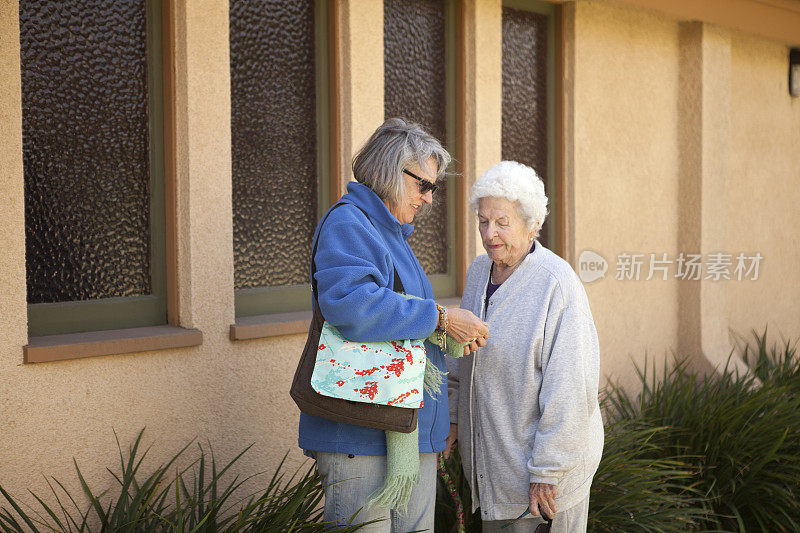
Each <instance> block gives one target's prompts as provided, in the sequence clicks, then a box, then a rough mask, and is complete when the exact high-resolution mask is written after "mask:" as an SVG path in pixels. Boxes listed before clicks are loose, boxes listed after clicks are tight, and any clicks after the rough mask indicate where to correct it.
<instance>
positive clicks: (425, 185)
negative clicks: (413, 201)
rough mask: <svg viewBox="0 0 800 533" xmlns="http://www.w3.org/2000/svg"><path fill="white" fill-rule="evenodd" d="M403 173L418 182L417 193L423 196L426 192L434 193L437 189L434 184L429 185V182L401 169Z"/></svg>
mask: <svg viewBox="0 0 800 533" xmlns="http://www.w3.org/2000/svg"><path fill="white" fill-rule="evenodd" d="M403 173H405V174H408V175H409V176H411V177H412V178H414V179H415V180H417V181H418V182H419V192H420V194H425V193H426V192H428V191H431V193H435V192H436V189H438V188H439V186H438V185H436V184H435V183H431V182H430V181H428V180H426V179H422V178H420V177H419V176H417V175H416V174H414V173H413V172H411V171H408V170H406V169H403Z"/></svg>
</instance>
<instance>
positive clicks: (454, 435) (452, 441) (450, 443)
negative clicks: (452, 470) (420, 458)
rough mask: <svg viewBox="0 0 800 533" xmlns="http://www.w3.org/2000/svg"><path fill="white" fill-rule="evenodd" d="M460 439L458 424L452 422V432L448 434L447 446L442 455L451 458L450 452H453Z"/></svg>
mask: <svg viewBox="0 0 800 533" xmlns="http://www.w3.org/2000/svg"><path fill="white" fill-rule="evenodd" d="M457 440H458V424H450V434H449V435H448V436H447V440H446V441H445V442H446V443H447V448H445V449H444V451H443V452H442V456H444V458H445V459H449V458H450V454H451V453H452V452H453V449H454V448H455V447H456V441H457Z"/></svg>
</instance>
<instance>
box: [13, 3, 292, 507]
mask: <svg viewBox="0 0 800 533" xmlns="http://www.w3.org/2000/svg"><path fill="white" fill-rule="evenodd" d="M177 4H178V5H177V6H176V52H175V53H176V80H177V83H176V100H177V117H176V121H177V135H176V142H177V151H178V157H177V167H178V176H177V181H178V183H177V189H178V240H179V253H178V261H179V269H178V279H179V284H180V289H179V293H180V304H179V307H180V324H181V325H183V326H187V327H196V328H198V329H200V330H201V331H202V332H203V344H202V345H201V346H198V347H195V348H187V349H175V350H165V351H162V352H158V353H154V352H151V353H138V354H132V355H120V356H106V357H96V358H91V359H81V360H74V361H64V362H57V363H46V364H35V365H23V364H22V346H23V345H24V344H26V343H27V332H26V327H27V326H26V316H27V310H26V302H25V290H26V289H25V267H24V235H25V230H24V212H23V207H22V206H23V175H22V145H21V109H20V105H21V104H20V89H19V83H20V72H19V68H20V66H19V57H20V52H19V28H18V11H17V6H16V3H14V2H3V3H0V10H2V11H0V15H1V16H0V57H1V58H2V61H0V112H2V114H1V115H0V132H2V139H3V142H2V143H1V144H0V186H2V191H1V192H2V196H3V198H4V200H3V202H2V204H1V205H0V232H1V233H0V236H1V237H2V242H3V248H2V250H0V268H1V269H2V271H1V272H2V275H0V316H2V323H1V324H0V328H1V329H0V483H2V485H3V487H4V488H5V489H7V490H9V491H11V492H12V493H13V494H16V495H20V496H23V497H24V496H25V494H26V492H25V490H26V489H28V488H31V489H33V490H35V491H38V492H40V493H47V492H48V491H47V486H46V485H45V482H44V480H43V479H42V474H46V475H53V476H55V477H57V478H58V479H59V480H61V481H62V482H65V483H66V484H67V485H68V486H70V487H73V488H76V489H78V487H79V486H78V485H77V481H76V477H75V474H74V471H73V466H72V464H71V458H72V457H73V456H74V457H75V458H76V459H77V461H78V463H79V465H80V466H81V469H82V470H83V472H84V475H85V476H86V478H87V480H88V481H89V483H90V484H92V485H93V486H95V487H97V488H98V489H103V488H107V487H110V486H112V481H111V478H110V476H109V474H108V473H107V472H105V468H106V467H107V466H108V467H114V466H115V465H116V464H117V463H118V459H119V457H118V455H117V452H116V448H115V444H114V434H113V431H114V430H116V432H117V434H118V435H119V439H120V442H121V443H122V444H123V447H125V448H127V446H128V444H129V443H132V442H133V438H134V437H135V435H136V434H137V433H138V431H139V430H140V429H142V428H143V427H145V426H146V427H147V430H146V433H145V443H147V444H150V443H155V446H154V447H153V449H152V450H151V456H150V461H149V462H147V463H146V465H147V466H146V469H147V468H151V467H152V466H153V465H155V464H158V463H159V462H162V461H164V460H165V459H166V458H168V457H169V456H171V454H172V453H174V452H176V451H177V450H179V449H180V448H181V447H182V446H183V445H184V444H186V443H187V442H188V441H189V440H191V439H193V438H198V439H199V440H201V441H202V442H203V443H205V442H206V439H207V440H208V441H210V442H211V444H212V445H213V447H214V451H215V453H216V454H217V459H218V461H226V460H228V459H230V458H232V457H233V456H235V455H236V454H238V453H239V452H240V451H242V450H243V449H244V448H245V447H246V446H247V445H248V444H251V443H256V445H255V446H254V447H253V448H252V449H251V451H250V452H249V453H248V454H247V455H245V457H244V458H243V460H242V462H241V465H240V471H241V472H249V473H254V472H259V471H262V470H267V471H272V470H273V469H274V468H275V467H276V466H277V464H278V462H279V461H280V459H281V458H282V457H283V454H284V453H286V452H287V451H290V459H289V467H291V468H294V467H296V466H298V465H299V464H300V462H301V460H302V457H301V455H300V453H299V451H298V450H297V449H296V438H297V436H296V425H297V419H298V413H297V410H296V409H295V408H294V405H293V404H292V403H291V400H290V399H289V398H288V394H287V392H288V388H289V382H290V379H291V373H292V372H293V369H294V366H295V364H296V360H297V356H298V354H299V353H300V350H301V349H302V345H303V343H304V338H303V336H301V335H295V336H287V337H277V338H272V339H262V340H253V341H237V342H232V341H230V340H229V337H228V335H229V333H228V328H229V326H230V324H232V323H233V321H234V304H233V244H232V210H231V164H230V129H229V127H227V126H226V124H230V96H229V95H230V91H229V66H228V54H229V51H228V46H229V45H228V6H227V3H226V2H220V1H218V0H202V1H192V2H186V3H182V2H178V3H177ZM190 454H194V451H193V450H192V451H190ZM76 493H79V489H78V492H76Z"/></svg>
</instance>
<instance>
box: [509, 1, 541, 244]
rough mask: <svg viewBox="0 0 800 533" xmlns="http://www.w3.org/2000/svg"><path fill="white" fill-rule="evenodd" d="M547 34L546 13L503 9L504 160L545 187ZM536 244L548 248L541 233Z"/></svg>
mask: <svg viewBox="0 0 800 533" xmlns="http://www.w3.org/2000/svg"><path fill="white" fill-rule="evenodd" d="M547 31H548V29H547V16H546V15H541V14H538V13H532V12H530V11H522V10H518V9H511V8H507V7H504V8H503V110H502V113H503V125H502V157H503V159H506V160H509V159H510V160H514V161H519V162H520V163H524V164H526V165H528V166H530V167H533V168H534V169H535V170H536V173H537V174H538V175H539V177H540V178H541V179H542V181H544V183H545V188H546V189H547V188H548V187H547V185H548V179H547V176H548V168H547V155H548V144H547V143H548V138H547V132H548V123H547V52H548V51H547V40H548V33H547ZM551 193H552V191H549V190H546V194H547V195H548V197H549V196H550V195H551ZM545 226H547V221H546V222H545ZM539 240H540V241H541V242H542V243H543V244H545V246H547V242H546V241H547V232H546V231H544V229H543V230H542V232H541V233H540V235H539Z"/></svg>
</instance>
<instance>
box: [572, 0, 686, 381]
mask: <svg viewBox="0 0 800 533" xmlns="http://www.w3.org/2000/svg"><path fill="white" fill-rule="evenodd" d="M567 18H568V20H567V25H568V31H569V32H570V33H571V34H572V35H574V42H572V43H568V44H567V47H568V50H567V55H568V57H567V69H568V71H567V80H566V84H567V85H568V87H569V88H568V91H567V95H568V99H567V102H566V105H565V107H566V110H565V112H566V113H567V114H568V115H570V116H569V117H568V118H567V120H568V123H570V124H572V128H573V130H572V132H571V134H572V136H573V137H572V138H571V139H567V143H568V151H567V154H565V157H566V159H567V161H566V163H567V165H566V166H567V168H568V173H567V175H566V177H565V180H566V181H567V185H568V188H567V190H568V197H567V198H566V202H567V213H568V216H569V217H570V218H571V220H570V221H569V225H570V226H571V227H572V229H571V232H570V233H571V235H570V237H571V239H572V242H571V243H570V247H569V249H570V252H569V256H570V259H571V260H572V264H573V266H575V265H576V260H577V257H578V255H579V254H580V253H581V251H582V250H585V249H589V250H593V251H595V252H597V253H599V254H600V255H602V256H603V257H604V258H605V259H606V261H608V263H609V270H608V272H607V274H606V277H605V278H604V279H602V280H598V281H595V282H593V283H590V284H587V285H586V291H587V293H588V295H589V301H590V305H591V307H592V314H593V315H594V318H595V323H596V325H597V330H598V334H599V337H600V347H601V353H602V358H601V375H603V376H609V377H611V378H613V379H614V380H618V381H621V382H622V383H624V384H627V383H630V381H631V378H632V375H633V374H632V366H631V358H633V359H634V360H636V361H639V362H641V361H643V358H644V356H645V354H648V356H649V357H650V360H651V361H652V360H656V361H659V362H660V361H662V360H663V358H664V355H665V354H666V353H667V352H668V351H669V350H670V349H671V348H674V347H675V343H676V339H677V316H678V299H677V283H676V281H674V280H672V279H670V280H668V281H662V280H661V279H652V280H650V281H644V279H645V278H646V277H647V274H648V272H647V271H646V270H645V269H644V268H643V270H642V278H641V280H640V281H634V280H631V281H617V280H615V279H614V275H615V271H614V265H615V263H616V258H617V255H618V254H620V253H645V254H649V253H656V254H658V255H659V257H660V254H662V253H664V252H666V253H668V254H669V256H674V255H675V253H676V252H677V246H678V243H677V233H676V231H675V224H676V222H677V209H678V199H679V196H678V169H677V166H676V162H677V159H678V120H677V113H676V112H677V95H678V24H677V22H675V21H673V20H670V19H668V18H665V17H663V16H660V15H657V14H655V13H651V12H648V11H644V10H637V9H630V8H627V7H624V6H622V5H620V4H615V3H610V2H578V3H577V4H574V5H572V6H569V7H568V12H567ZM645 264H647V262H646V263H645Z"/></svg>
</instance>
